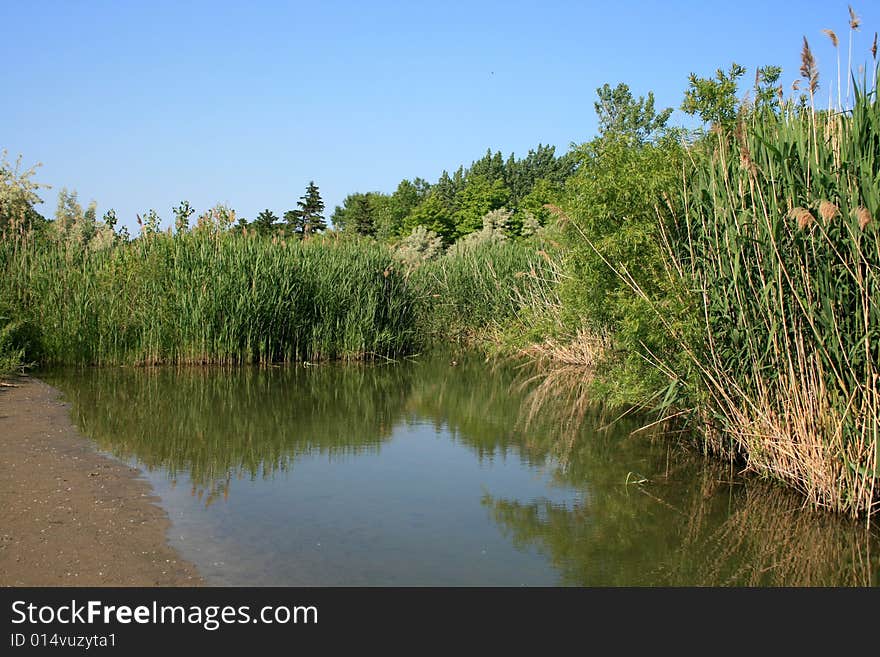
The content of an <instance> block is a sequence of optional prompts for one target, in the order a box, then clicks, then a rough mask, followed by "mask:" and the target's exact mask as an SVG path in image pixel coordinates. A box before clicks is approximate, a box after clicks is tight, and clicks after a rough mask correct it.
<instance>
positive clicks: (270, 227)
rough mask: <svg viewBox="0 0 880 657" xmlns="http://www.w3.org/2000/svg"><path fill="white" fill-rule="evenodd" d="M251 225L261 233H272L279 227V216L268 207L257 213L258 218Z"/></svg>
mask: <svg viewBox="0 0 880 657" xmlns="http://www.w3.org/2000/svg"><path fill="white" fill-rule="evenodd" d="M251 227H252V228H253V229H254V230H256V231H257V233H258V234H259V235H271V234H273V233H275V232H276V231H277V229H278V227H279V226H278V216H277V215H276V214H275V213H274V212H272V211H271V210H269V209H268V208H267V209H265V210H263V211H262V212H260V213H259V214H258V215H257V218H256V219H254V220H253V221H252V222H251Z"/></svg>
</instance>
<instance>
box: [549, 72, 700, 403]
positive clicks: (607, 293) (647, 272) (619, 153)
mask: <svg viewBox="0 0 880 657" xmlns="http://www.w3.org/2000/svg"><path fill="white" fill-rule="evenodd" d="M606 90H607V86H606ZM601 91H602V90H600V92H601ZM645 105H647V107H649V108H650V107H652V105H649V104H646V103H644V102H643V101H641V100H640V101H639V102H638V103H634V104H633V106H632V107H631V108H630V109H629V110H623V109H622V110H621V113H622V114H623V115H624V116H630V117H632V116H638V115H639V113H640V112H641V113H643V114H644V113H647V114H649V115H650V112H649V111H648V110H646V109H645ZM618 125H619V126H622V127H621V128H620V129H627V130H632V132H631V133H629V134H623V135H621V134H618V133H617V132H611V131H608V132H606V133H605V134H603V135H602V136H601V137H599V138H597V139H595V140H593V141H592V142H589V143H586V144H583V145H582V146H580V147H579V148H578V149H577V150H576V153H577V155H578V157H579V158H580V165H579V167H578V169H577V171H576V173H575V174H574V175H573V176H572V177H571V178H569V180H568V184H567V185H566V190H565V197H564V199H563V202H562V209H563V211H564V213H565V217H566V219H567V221H566V222H564V235H565V238H566V244H567V246H568V250H567V253H566V256H565V264H564V266H565V273H566V276H565V277H564V281H563V283H562V285H561V287H560V298H561V302H562V311H561V315H560V320H561V321H562V322H563V325H564V326H565V327H566V331H567V332H568V333H569V334H571V335H574V334H576V333H577V332H578V331H581V330H583V329H586V330H588V331H589V332H591V333H593V334H596V335H604V334H609V333H610V334H611V335H612V336H613V346H614V349H613V353H611V354H609V356H608V363H606V365H607V366H609V367H610V368H611V372H610V373H609V374H608V375H607V376H606V377H605V380H606V382H608V383H611V384H613V387H614V389H615V390H614V397H615V401H617V402H621V401H627V402H632V401H635V400H640V399H644V398H645V396H646V395H650V394H651V393H653V391H654V390H657V389H658V388H662V387H663V385H664V381H665V376H664V374H663V372H661V371H659V370H658V369H657V368H656V367H653V366H652V365H651V364H650V363H648V362H647V361H646V360H645V354H646V351H647V352H649V353H650V352H655V351H659V352H660V353H665V350H666V347H667V343H668V341H669V338H668V335H667V332H666V330H665V328H664V327H663V325H662V323H661V322H659V321H658V320H657V319H656V317H655V316H654V313H653V312H652V310H651V306H650V305H649V304H647V303H646V302H645V301H644V300H643V299H642V298H641V297H640V296H639V295H637V294H635V293H634V292H633V289H632V286H633V285H637V286H638V287H639V288H641V289H642V290H643V291H644V292H645V293H646V294H648V295H650V296H651V297H652V298H656V297H658V296H665V292H664V289H665V285H666V283H665V280H666V271H665V265H664V258H663V252H662V250H661V234H660V232H659V230H658V222H657V208H658V207H660V206H662V205H664V204H665V203H666V200H665V199H668V198H669V196H670V195H671V194H672V193H673V192H674V191H675V190H676V189H677V186H678V185H679V184H680V173H679V172H680V168H681V163H682V160H683V157H684V153H683V150H682V147H681V145H680V144H679V143H678V142H677V141H676V140H675V139H674V138H671V137H660V138H654V137H653V136H652V135H650V134H646V133H645V129H646V127H645V126H647V125H658V123H657V121H656V119H651V120H647V119H646V120H645V121H635V122H634V121H631V120H627V121H624V122H620V123H619V124H618Z"/></svg>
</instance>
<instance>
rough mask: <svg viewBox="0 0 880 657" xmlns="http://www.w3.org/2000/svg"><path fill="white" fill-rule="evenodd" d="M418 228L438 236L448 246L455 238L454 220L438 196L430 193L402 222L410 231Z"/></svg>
mask: <svg viewBox="0 0 880 657" xmlns="http://www.w3.org/2000/svg"><path fill="white" fill-rule="evenodd" d="M418 226H424V227H425V228H426V229H427V230H430V231H433V232H434V233H436V234H437V235H439V236H440V237H441V238H442V239H443V241H444V242H446V243H447V244H449V243H450V242H452V240H453V239H454V238H455V220H454V218H453V217H452V215H451V214H450V212H449V210H448V209H447V207H446V204H445V203H444V202H443V200H442V199H441V198H440V196H439V195H438V194H435V193H434V192H432V193H431V194H429V195H428V198H426V199H425V201H424V203H421V204H420V205H419V206H418V207H416V208H415V209H414V210H413V211H412V212H411V213H410V214H409V215H408V216H407V217H406V220H405V221H404V227H405V228H406V229H408V230H410V231H412V230H414V229H415V228H417V227H418Z"/></svg>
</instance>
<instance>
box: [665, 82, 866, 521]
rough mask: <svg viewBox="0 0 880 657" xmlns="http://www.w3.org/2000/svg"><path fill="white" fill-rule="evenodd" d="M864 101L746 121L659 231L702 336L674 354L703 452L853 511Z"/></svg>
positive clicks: (694, 172) (861, 438) (699, 168)
mask: <svg viewBox="0 0 880 657" xmlns="http://www.w3.org/2000/svg"><path fill="white" fill-rule="evenodd" d="M877 81H878V80H875V82H877ZM876 89H877V86H876V84H875V86H874V88H873V89H872V90H870V91H868V90H867V89H866V88H865V87H863V88H862V89H861V90H857V91H856V98H855V102H854V105H853V108H852V110H851V111H850V112H847V113H830V112H828V113H826V112H815V111H813V109H812V108H810V107H804V106H803V105H798V104H794V103H789V104H787V105H786V106H785V107H784V108H783V109H782V111H781V112H773V111H770V110H767V111H758V112H754V113H752V114H750V115H747V116H744V117H743V119H742V121H741V123H740V125H739V126H738V128H737V130H736V134H734V135H726V136H725V135H722V136H721V137H720V138H718V139H714V140H712V142H711V143H712V144H714V146H713V147H712V148H711V149H710V150H709V152H708V153H706V154H705V155H704V156H696V157H695V159H694V161H693V164H692V166H691V167H690V168H689V169H688V170H687V171H686V176H685V181H684V185H683V195H682V197H681V199H680V207H681V208H683V214H681V215H678V216H674V217H673V218H671V219H670V220H669V221H668V222H666V224H665V237H666V247H667V253H668V254H669V256H670V258H669V273H670V275H671V277H672V278H673V279H676V280H677V281H678V285H677V289H679V290H681V291H682V296H683V297H689V300H690V301H691V302H692V304H693V307H695V308H699V309H700V310H699V315H700V316H701V319H700V323H701V324H702V325H703V328H704V330H703V331H702V332H701V337H700V339H698V340H694V339H693V337H692V336H691V337H687V336H681V340H680V346H681V348H682V349H683V350H684V351H685V352H686V353H687V354H688V355H689V357H690V360H691V362H692V363H693V365H694V368H693V369H694V371H695V372H696V378H697V381H696V384H695V385H693V387H692V388H691V390H692V394H693V398H692V399H691V401H692V402H693V403H694V404H695V406H696V407H697V409H698V411H699V412H700V414H701V415H702V418H703V420H704V422H705V431H706V434H707V436H708V441H709V445H710V446H711V447H712V448H714V449H717V450H720V451H723V452H727V453H736V454H739V455H742V456H743V457H744V458H745V459H746V461H747V464H748V467H749V468H751V469H752V470H756V471H759V472H763V473H767V474H770V475H772V476H774V477H777V478H780V479H782V480H784V481H786V482H788V483H790V484H793V485H794V486H795V487H797V488H799V489H800V490H801V491H803V493H804V494H806V496H807V497H808V498H809V500H811V501H812V502H813V503H815V504H816V505H818V506H822V507H827V508H830V509H834V510H837V511H842V512H846V513H850V514H852V515H859V514H868V515H870V514H871V513H873V512H875V511H876V510H877V509H878V502H877V495H875V483H876V479H877V476H878V475H880V472H878V454H877V450H878V445H880V441H878V432H880V421H878V419H880V415H878V411H880V386H878V374H880V372H878V367H880V306H878V304H877V297H876V295H877V293H878V286H880V238H878V232H877V221H876V219H875V218H876V217H878V212H880V187H878V184H877V176H878V171H880V105H878V102H877V96H876V93H877V92H876ZM690 291H693V293H692V294H691V292H690ZM692 383H693V382H692Z"/></svg>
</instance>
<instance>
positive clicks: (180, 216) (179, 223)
mask: <svg viewBox="0 0 880 657" xmlns="http://www.w3.org/2000/svg"><path fill="white" fill-rule="evenodd" d="M173 212H174V229H175V230H176V231H177V232H178V233H185V232H186V231H188V230H189V218H190V217H191V216H192V215H193V214H194V213H195V210H193V208H192V206H191V205H190V204H189V201H181V202H180V205H178V206H177V207H175V208H174V210H173Z"/></svg>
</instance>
